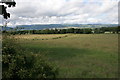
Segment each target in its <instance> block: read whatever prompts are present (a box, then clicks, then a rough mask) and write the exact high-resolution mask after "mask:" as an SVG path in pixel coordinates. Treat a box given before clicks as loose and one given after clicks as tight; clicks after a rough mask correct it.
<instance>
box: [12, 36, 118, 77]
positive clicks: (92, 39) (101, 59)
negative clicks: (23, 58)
mask: <svg viewBox="0 0 120 80" xmlns="http://www.w3.org/2000/svg"><path fill="white" fill-rule="evenodd" d="M14 37H15V38H16V39H17V40H18V42H19V43H20V44H21V46H22V47H23V48H26V49H27V50H28V51H31V52H34V54H37V55H43V56H44V57H45V58H46V59H47V60H48V61H49V62H51V63H54V64H55V65H57V66H58V67H59V75H58V76H57V77H58V78H115V77H117V71H118V67H117V66H118V35H117V34H40V35H38V34H31V35H29V34H26V35H14Z"/></svg>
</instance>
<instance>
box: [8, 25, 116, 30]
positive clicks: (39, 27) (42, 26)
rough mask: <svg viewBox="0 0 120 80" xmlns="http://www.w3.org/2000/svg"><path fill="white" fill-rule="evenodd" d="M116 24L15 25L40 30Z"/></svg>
mask: <svg viewBox="0 0 120 80" xmlns="http://www.w3.org/2000/svg"><path fill="white" fill-rule="evenodd" d="M116 26H118V24H44V25H38V24H37V25H18V26H16V28H17V30H42V29H51V28H65V27H80V28H84V27H90V28H95V27H116ZM6 29H7V30H9V29H11V28H10V27H7V28H6Z"/></svg>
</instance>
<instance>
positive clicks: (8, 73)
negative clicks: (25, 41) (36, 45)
mask: <svg viewBox="0 0 120 80" xmlns="http://www.w3.org/2000/svg"><path fill="white" fill-rule="evenodd" d="M36 55H37V54H35V53H32V52H28V51H26V50H25V49H23V48H22V47H20V44H19V43H17V42H16V41H15V39H14V38H13V37H11V36H5V37H3V46H2V58H3V60H2V68H3V71H2V76H3V78H18V79H24V78H41V79H44V78H56V75H57V74H58V69H57V68H55V67H54V66H53V65H52V64H50V63H48V62H47V61H45V60H44V59H43V58H42V56H41V55H37V56H36Z"/></svg>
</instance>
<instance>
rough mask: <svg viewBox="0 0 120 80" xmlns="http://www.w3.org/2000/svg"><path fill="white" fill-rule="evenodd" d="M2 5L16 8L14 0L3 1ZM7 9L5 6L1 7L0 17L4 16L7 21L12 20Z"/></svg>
mask: <svg viewBox="0 0 120 80" xmlns="http://www.w3.org/2000/svg"><path fill="white" fill-rule="evenodd" d="M0 3H4V4H6V5H8V7H15V5H16V2H15V1H14V0H1V1H0ZM6 9H7V7H6V6H5V5H0V15H3V17H4V18H5V19H8V18H10V13H8V12H7V11H6Z"/></svg>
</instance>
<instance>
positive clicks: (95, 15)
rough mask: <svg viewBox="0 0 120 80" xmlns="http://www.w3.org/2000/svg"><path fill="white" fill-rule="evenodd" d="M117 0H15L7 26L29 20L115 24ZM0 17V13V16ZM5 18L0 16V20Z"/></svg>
mask: <svg viewBox="0 0 120 80" xmlns="http://www.w3.org/2000/svg"><path fill="white" fill-rule="evenodd" d="M118 1H119V0H15V2H16V7H11V8H7V11H8V12H9V13H11V18H9V19H8V20H7V21H8V26H16V25H31V24H41V25H42V24H118ZM0 18H1V19H2V16H0ZM4 22H5V20H4V19H2V20H0V24H3V23H4Z"/></svg>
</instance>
